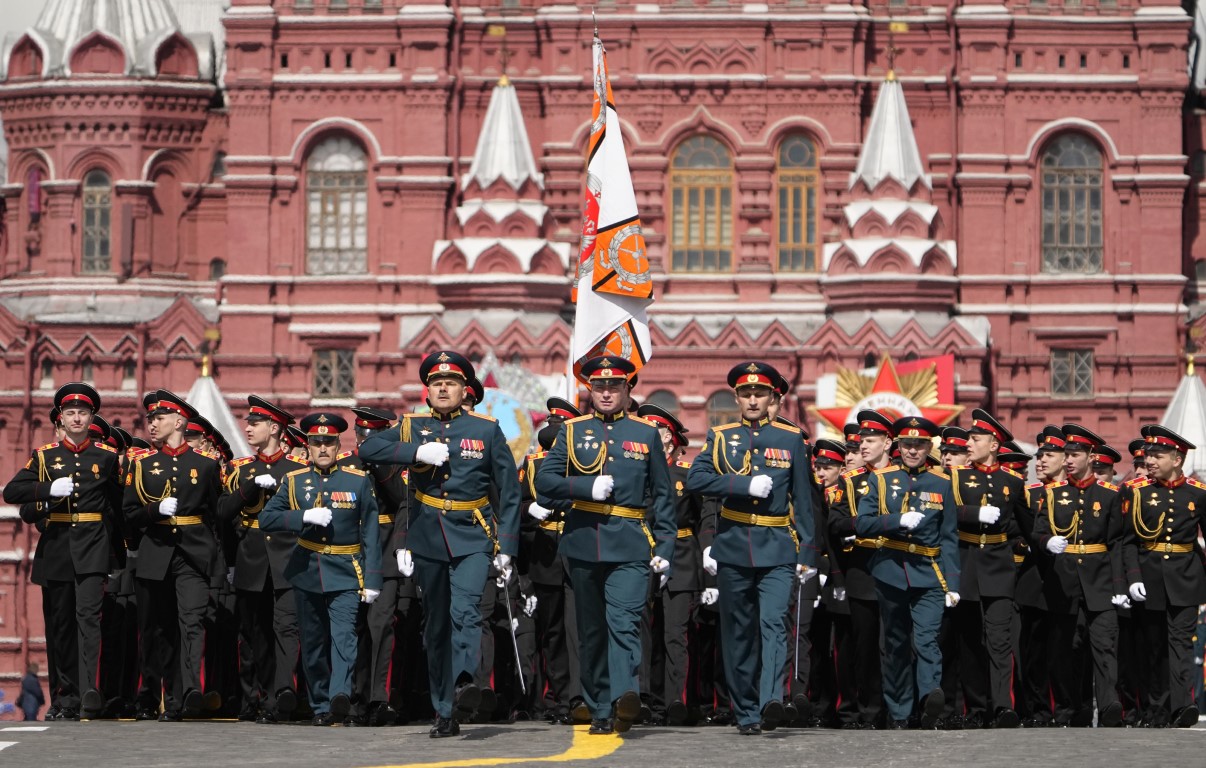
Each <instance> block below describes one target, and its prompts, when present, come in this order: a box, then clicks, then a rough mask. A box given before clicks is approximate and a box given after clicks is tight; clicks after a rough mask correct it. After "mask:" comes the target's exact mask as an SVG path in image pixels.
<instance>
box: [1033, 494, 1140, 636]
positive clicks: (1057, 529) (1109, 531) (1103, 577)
mask: <svg viewBox="0 0 1206 768" xmlns="http://www.w3.org/2000/svg"><path fill="white" fill-rule="evenodd" d="M1044 493H1045V494H1046V497H1047V502H1046V505H1045V507H1046V511H1045V513H1044V514H1040V515H1038V516H1037V517H1036V518H1035V521H1034V533H1035V542H1036V543H1037V544H1038V546H1039V547H1041V550H1042V551H1043V552H1047V542H1048V541H1050V540H1051V537H1052V536H1055V535H1060V536H1064V537H1065V538H1067V539H1068V548H1067V549H1066V550H1064V552H1063V553H1062V554H1059V555H1054V556H1053V557H1054V560H1053V562H1052V564H1051V578H1049V579H1046V580H1045V581H1044V583H1043V586H1044V590H1045V592H1046V596H1047V607H1048V609H1049V610H1050V611H1052V612H1058V613H1069V612H1075V611H1076V609H1077V599H1078V598H1083V599H1084V604H1085V607H1086V608H1088V609H1089V610H1090V611H1110V610H1113V608H1114V605H1113V603H1111V602H1110V600H1111V598H1113V597H1114V595H1125V594H1126V586H1125V585H1124V584H1123V580H1122V575H1123V574H1122V572H1123V568H1122V511H1121V500H1120V497H1119V493H1118V486H1116V485H1112V484H1110V483H1105V482H1101V481H1099V480H1095V479H1090V480H1089V481H1088V482H1087V483H1086V484H1085V485H1084V486H1083V487H1081V486H1077V485H1076V484H1075V483H1072V482H1069V481H1067V480H1065V481H1062V482H1060V483H1051V484H1049V485H1048V486H1047V487H1046V489H1045V490H1044ZM1082 545H1083V547H1085V549H1083V550H1082V549H1081V547H1082ZM1103 547H1104V549H1105V551H1100V549H1101V548H1103Z"/></svg>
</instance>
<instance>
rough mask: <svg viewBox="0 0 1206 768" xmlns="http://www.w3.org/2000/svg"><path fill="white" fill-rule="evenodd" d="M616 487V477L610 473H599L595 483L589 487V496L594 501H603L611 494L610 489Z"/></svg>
mask: <svg viewBox="0 0 1206 768" xmlns="http://www.w3.org/2000/svg"><path fill="white" fill-rule="evenodd" d="M615 487H616V479H615V478H614V477H612V476H611V475H599V476H598V477H596V478H595V484H594V485H592V486H591V488H590V497H591V498H592V499H594V500H595V501H603V500H604V499H606V498H607V497H608V496H610V495H611V489H612V488H615Z"/></svg>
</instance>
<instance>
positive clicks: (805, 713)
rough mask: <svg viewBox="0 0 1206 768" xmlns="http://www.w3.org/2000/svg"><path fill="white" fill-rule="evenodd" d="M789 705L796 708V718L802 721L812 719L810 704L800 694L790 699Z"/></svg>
mask: <svg viewBox="0 0 1206 768" xmlns="http://www.w3.org/2000/svg"><path fill="white" fill-rule="evenodd" d="M791 703H792V705H794V706H795V708H796V712H797V713H798V715H797V717H799V718H800V719H801V720H803V721H808V720H811V719H812V702H811V701H809V700H808V697H807V696H805V695H804V694H802V693H797V694H796V695H795V696H792V697H791Z"/></svg>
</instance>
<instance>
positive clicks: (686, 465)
mask: <svg viewBox="0 0 1206 768" xmlns="http://www.w3.org/2000/svg"><path fill="white" fill-rule="evenodd" d="M674 463H675V464H677V465H678V466H680V467H682V468H683V469H690V468H691V462H689V461H683V460H682V459H679V460H678V461H676V462H674Z"/></svg>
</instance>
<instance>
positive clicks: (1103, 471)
mask: <svg viewBox="0 0 1206 768" xmlns="http://www.w3.org/2000/svg"><path fill="white" fill-rule="evenodd" d="M1091 458H1092V460H1093V474H1094V475H1097V479H1098V480H1101V481H1103V482H1106V483H1112V482H1114V477H1115V474H1114V470H1115V468H1116V467H1117V465H1118V462H1120V461H1122V454H1121V453H1119V452H1118V451H1117V450H1116V449H1114V448H1111V447H1110V446H1108V445H1099V446H1097V450H1096V451H1094V452H1093V456H1092V457H1091Z"/></svg>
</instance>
